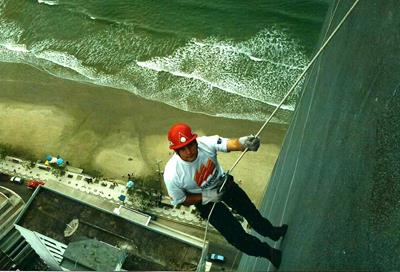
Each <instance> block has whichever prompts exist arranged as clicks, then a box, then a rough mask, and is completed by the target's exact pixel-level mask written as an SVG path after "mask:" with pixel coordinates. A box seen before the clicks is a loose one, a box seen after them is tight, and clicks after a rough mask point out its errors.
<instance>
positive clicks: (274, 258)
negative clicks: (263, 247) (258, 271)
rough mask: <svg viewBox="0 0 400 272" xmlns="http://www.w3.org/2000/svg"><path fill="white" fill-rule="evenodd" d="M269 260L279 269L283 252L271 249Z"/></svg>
mask: <svg viewBox="0 0 400 272" xmlns="http://www.w3.org/2000/svg"><path fill="white" fill-rule="evenodd" d="M267 259H268V260H269V261H270V262H271V263H272V264H273V265H274V266H275V267H276V268H277V269H278V268H279V266H280V265H281V261H282V251H280V250H279V249H275V248H271V251H270V256H269V258H267Z"/></svg>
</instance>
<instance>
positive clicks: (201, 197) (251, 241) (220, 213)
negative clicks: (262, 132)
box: [164, 123, 288, 268]
mask: <svg viewBox="0 0 400 272" xmlns="http://www.w3.org/2000/svg"><path fill="white" fill-rule="evenodd" d="M168 140H169V141H170V146H169V148H170V149H172V150H174V151H175V153H174V155H173V156H172V157H171V158H170V160H169V161H168V163H167V165H166V166H165V171H164V181H165V185H166V187H167V190H168V194H169V196H170V197H171V199H172V204H173V205H178V204H183V205H186V206H190V205H195V206H196V209H197V210H198V211H199V212H200V216H201V217H202V218H204V219H207V218H208V216H209V214H210V212H211V210H212V207H213V205H214V204H215V207H214V210H213V211H212V214H211V217H210V218H209V222H210V223H211V224H212V225H213V226H214V228H215V229H217V230H218V231H219V232H220V233H221V234H222V236H224V237H225V239H226V240H227V241H228V242H229V243H230V244H232V245H233V246H235V247H236V248H237V249H239V250H240V251H242V252H244V253H246V254H248V255H251V256H256V257H264V258H267V259H268V260H270V261H271V263H272V264H273V265H274V266H275V267H277V268H278V267H279V265H280V263H281V258H282V252H281V251H280V250H278V249H275V248H273V247H271V246H270V245H268V244H267V243H265V242H262V241H261V240H259V239H258V238H257V237H255V236H252V235H250V234H248V233H247V232H246V231H245V230H244V229H243V227H242V225H241V224H240V223H239V222H238V220H237V219H236V218H235V217H234V216H233V214H232V212H231V211H230V210H229V209H228V207H230V208H232V209H233V210H235V211H236V212H237V213H238V214H240V215H241V216H243V217H244V218H245V219H246V220H247V222H248V223H249V225H250V226H251V227H252V228H253V229H254V230H255V231H257V232H258V233H259V234H261V235H263V236H267V237H269V238H271V239H272V240H274V241H277V240H279V239H280V238H281V237H284V235H285V234H286V231H287V228H288V226H287V225H286V224H284V225H282V226H280V227H275V226H273V225H272V224H271V222H270V221H269V220H268V219H266V218H264V217H263V216H262V215H261V213H260V212H259V211H258V210H257V208H256V207H255V205H254V204H253V203H252V202H251V200H250V198H249V197H248V196H247V194H246V192H244V191H243V190H242V189H241V188H240V187H239V186H238V185H237V184H236V182H235V181H234V179H233V177H232V176H231V175H229V174H225V173H224V171H223V169H222V167H221V166H220V164H219V162H218V160H217V152H218V151H221V152H230V151H243V150H245V149H246V148H247V149H248V150H249V151H257V150H258V148H259V146H260V139H259V138H258V137H254V136H244V137H241V138H239V139H227V138H223V137H220V136H217V135H215V136H202V137H198V136H197V134H194V133H192V130H191V128H190V127H189V126H188V125H187V124H184V123H178V124H175V125H173V126H172V127H171V128H170V130H169V132H168ZM224 181H225V185H224V186H223V187H222V189H221V190H220V188H221V185H222V184H223V183H224ZM222 202H223V203H225V204H223V203H222ZM227 206H228V207H227Z"/></svg>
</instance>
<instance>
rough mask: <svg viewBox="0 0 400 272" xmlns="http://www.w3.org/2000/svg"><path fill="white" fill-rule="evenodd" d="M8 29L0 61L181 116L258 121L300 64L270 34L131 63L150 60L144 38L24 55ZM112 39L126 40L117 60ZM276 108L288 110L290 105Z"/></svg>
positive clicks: (210, 41)
mask: <svg viewBox="0 0 400 272" xmlns="http://www.w3.org/2000/svg"><path fill="white" fill-rule="evenodd" d="M1 29H2V27H1ZM11 29H13V30H12V31H9V32H4V31H3V32H2V33H0V44H1V45H2V47H0V59H6V61H9V60H10V59H11V58H10V56H11V55H10V54H14V56H15V57H16V61H18V62H19V61H21V60H22V61H23V62H25V63H29V64H31V65H33V66H36V67H38V68H40V69H42V70H46V71H48V72H49V73H50V74H53V75H55V76H58V77H64V78H68V79H72V80H77V81H85V82H91V83H93V84H98V85H103V86H109V87H114V88H119V89H125V90H128V91H130V92H132V93H135V94H137V95H139V96H142V97H144V98H147V99H151V100H155V101H160V102H163V103H166V104H169V105H171V106H173V107H176V108H180V109H183V110H187V111H192V112H201V113H204V114H209V115H214V116H224V117H229V118H240V119H250V120H262V119H264V118H265V117H266V116H267V109H271V107H266V105H270V106H276V105H277V104H278V103H279V101H280V99H281V98H282V97H283V94H284V92H285V91H287V89H288V85H289V84H290V83H291V82H293V81H294V78H295V77H296V76H297V75H298V73H299V72H300V70H301V68H302V67H303V64H304V63H305V57H304V56H303V55H302V54H301V52H298V51H297V49H296V48H295V47H294V46H293V45H292V44H291V43H290V42H288V41H287V40H285V39H284V38H282V39H281V41H280V42H281V43H282V45H280V46H277V45H274V44H273V42H272V41H271V39H269V38H268V35H267V34H266V33H268V34H269V35H271V34H270V32H268V31H266V32H261V33H259V34H258V35H256V36H255V37H254V38H253V39H250V40H248V41H244V42H233V41H220V40H217V39H216V38H207V39H204V40H192V41H190V42H189V43H187V44H186V45H185V46H183V47H180V48H178V49H177V50H175V52H174V53H173V54H170V55H169V56H165V57H156V58H152V59H150V60H145V61H135V60H134V59H135V56H131V53H129V52H135V54H138V55H140V54H144V55H148V51H147V50H148V48H147V47H146V46H145V45H147V41H146V40H144V39H143V37H142V36H140V37H139V36H135V35H127V34H129V33H125V32H124V31H126V30H125V29H118V30H116V31H122V33H118V32H117V33H116V31H115V30H113V31H108V32H105V33H104V32H103V33H101V35H100V34H94V35H93V36H90V37H88V36H86V37H83V38H82V39H80V40H76V41H74V42H71V43H69V44H60V43H59V42H58V41H57V40H52V39H49V40H42V41H40V42H36V43H35V44H33V45H30V46H29V50H28V49H27V48H26V46H24V45H21V44H19V43H17V42H15V41H18V39H19V37H20V34H21V32H20V30H18V28H15V27H14V26H13V27H12V28H11ZM108 35H109V36H108ZM274 35H275V36H279V35H281V34H280V33H279V32H275V33H274ZM113 37H114V38H115V37H117V38H118V37H129V38H126V39H125V40H124V42H125V43H126V42H127V41H129V43H127V44H129V46H130V48H129V49H128V50H125V53H122V54H121V52H120V51H116V52H112V51H110V48H113V47H114V46H115V44H117V45H118V42H119V41H118V40H116V39H113ZM127 39H129V40H127ZM275 40H276V39H275ZM118 46H119V45H118ZM1 48H3V50H2V49H1ZM51 48H58V49H57V51H56V50H52V49H51ZM63 48H64V49H63ZM72 49H73V50H72ZM2 51H3V52H2ZM72 52H79V53H80V57H82V56H84V57H85V59H78V58H77V57H75V56H74V54H73V53H72ZM126 52H128V53H126ZM113 54H114V55H113ZM77 56H79V54H77ZM127 61H129V62H130V64H126V62H127ZM122 62H125V64H124V66H122V65H121V63H122ZM90 65H93V66H96V67H98V65H100V66H103V67H105V68H104V69H103V70H100V69H94V68H92V67H90ZM111 66H112V67H113V68H112V69H108V68H109V67H111ZM60 67H61V68H63V67H64V68H67V69H60ZM67 70H73V71H75V72H76V74H75V73H71V72H70V71H67ZM108 71H111V72H108ZM160 72H163V73H166V75H170V77H168V82H166V83H165V82H163V81H162V80H163V78H165V77H164V76H161V77H160ZM160 80H161V81H160ZM137 86H139V88H137ZM183 90H188V91H183ZM282 108H283V109H286V110H291V111H292V110H293V109H294V103H293V101H292V102H289V103H285V105H283V107H282Z"/></svg>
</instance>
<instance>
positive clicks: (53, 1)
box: [38, 0, 59, 6]
mask: <svg viewBox="0 0 400 272" xmlns="http://www.w3.org/2000/svg"><path fill="white" fill-rule="evenodd" d="M38 3H39V4H45V5H49V6H55V5H58V4H59V2H58V0H38Z"/></svg>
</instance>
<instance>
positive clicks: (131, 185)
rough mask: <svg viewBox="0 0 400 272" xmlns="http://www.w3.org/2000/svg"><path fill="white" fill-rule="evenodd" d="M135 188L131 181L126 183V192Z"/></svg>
mask: <svg viewBox="0 0 400 272" xmlns="http://www.w3.org/2000/svg"><path fill="white" fill-rule="evenodd" d="M134 187H135V182H133V180H128V183H127V184H126V188H127V189H128V190H132V189H133V188H134Z"/></svg>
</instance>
